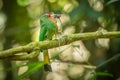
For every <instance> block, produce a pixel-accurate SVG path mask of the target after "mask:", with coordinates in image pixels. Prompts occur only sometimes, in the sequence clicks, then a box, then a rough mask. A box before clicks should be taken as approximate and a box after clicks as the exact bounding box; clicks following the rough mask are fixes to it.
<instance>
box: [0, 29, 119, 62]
mask: <svg viewBox="0 0 120 80" xmlns="http://www.w3.org/2000/svg"><path fill="white" fill-rule="evenodd" d="M98 38H120V32H119V31H118V32H101V31H97V32H88V33H78V34H70V35H65V36H63V37H62V38H60V39H58V40H51V41H43V42H31V43H29V44H27V45H25V46H20V47H17V48H11V49H8V50H4V51H0V59H4V58H8V57H12V58H13V59H16V58H18V60H19V58H20V59H22V60H24V59H31V58H34V57H36V56H34V57H31V55H34V53H32V52H33V51H36V50H39V51H40V50H43V49H50V48H55V47H59V46H63V45H67V44H70V43H72V42H74V41H77V40H89V39H98ZM24 52H27V53H29V54H26V55H25V56H24V55H15V54H17V53H24ZM30 53H32V54H30ZM19 56H20V57H19Z"/></svg>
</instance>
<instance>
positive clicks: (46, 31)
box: [39, 13, 60, 72]
mask: <svg viewBox="0 0 120 80" xmlns="http://www.w3.org/2000/svg"><path fill="white" fill-rule="evenodd" d="M56 19H60V14H50V13H46V14H44V15H41V16H40V27H41V28H40V32H39V41H46V40H52V38H53V36H54V35H56V34H57V32H58V26H57V20H56ZM42 52H43V57H44V70H45V71H47V72H52V68H51V63H50V59H49V54H48V50H42Z"/></svg>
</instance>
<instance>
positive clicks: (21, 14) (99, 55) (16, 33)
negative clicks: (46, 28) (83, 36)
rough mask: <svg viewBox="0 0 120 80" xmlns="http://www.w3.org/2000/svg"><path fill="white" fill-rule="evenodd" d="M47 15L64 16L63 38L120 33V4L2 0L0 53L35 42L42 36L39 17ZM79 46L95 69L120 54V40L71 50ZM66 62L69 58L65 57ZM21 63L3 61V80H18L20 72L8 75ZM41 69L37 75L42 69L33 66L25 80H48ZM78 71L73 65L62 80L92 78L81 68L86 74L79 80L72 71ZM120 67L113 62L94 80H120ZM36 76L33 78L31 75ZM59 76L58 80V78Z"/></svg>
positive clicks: (97, 0) (99, 70)
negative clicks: (107, 32)
mask: <svg viewBox="0 0 120 80" xmlns="http://www.w3.org/2000/svg"><path fill="white" fill-rule="evenodd" d="M44 13H57V14H61V20H62V24H61V25H60V26H61V27H62V28H63V35H64V34H72V33H82V32H93V31H99V30H102V31H119V30H120V28H119V27H120V1H119V0H13V1H11V0H0V50H5V49H8V48H12V47H17V46H20V45H25V44H27V43H30V42H32V41H35V40H36V39H37V36H38V32H39V25H40V23H39V16H40V15H41V14H44ZM79 43H80V44H84V45H82V47H85V48H86V49H87V50H88V52H89V53H90V57H89V60H88V62H90V63H91V64H92V65H95V66H98V65H99V64H101V63H103V62H105V61H107V60H108V59H111V58H112V57H114V56H115V55H118V54H119V53H120V49H119V48H120V39H112V40H109V39H98V40H89V41H83V42H82V43H81V42H78V43H75V45H72V48H71V49H70V50H72V49H73V48H76V49H79V47H75V46H80V48H81V45H79ZM67 47H68V46H67ZM65 49H68V48H65ZM64 51H65V50H61V52H55V53H58V54H56V55H57V56H56V57H54V60H55V59H59V57H58V56H59V55H60V54H61V53H63V52H64ZM71 52H72V51H71ZM64 55H65V54H64ZM64 58H66V57H65V56H64ZM64 58H63V59H64ZM61 59H62V58H61ZM66 59H67V58H66ZM34 61H38V60H36V59H33V60H30V61H29V62H28V61H25V62H24V61H23V62H20V64H22V63H27V62H28V63H32V62H34ZM18 63H19V62H15V61H14V62H13V61H9V60H1V66H0V67H1V68H3V67H4V68H3V69H2V71H0V74H2V75H3V76H0V80H13V79H15V77H16V76H18V75H17V74H18V72H17V71H18V68H17V70H15V71H14V70H12V71H11V70H8V71H6V69H8V68H10V67H13V66H15V65H16V64H18ZM42 63H43V62H41V65H42ZM20 64H19V65H20ZM41 65H40V64H39V65H38V66H39V68H40V69H39V70H38V71H35V70H36V69H38V67H37V68H34V67H33V66H32V68H33V70H32V69H29V70H28V72H26V74H27V76H28V77H26V78H25V79H30V80H33V79H36V80H39V78H40V77H41V78H40V79H41V80H42V79H43V80H44V79H45V76H46V73H44V72H43V71H42V69H43V68H41ZM75 65H76V64H75ZM26 66H29V65H26ZM58 66H59V65H58ZM70 66H71V64H70ZM75 67H76V66H74V65H73V64H72V67H71V68H69V69H68V70H65V71H66V73H67V74H66V76H64V78H60V79H61V80H64V79H65V80H79V79H82V80H84V79H85V75H86V74H88V73H87V71H84V69H83V68H81V69H82V70H83V72H82V71H81V72H82V73H81V74H78V75H79V76H76V75H77V73H76V75H75V73H74V74H71V72H72V70H76V71H77V70H78V69H79V68H80V66H79V65H78V64H77V67H76V68H75ZM119 67H120V59H119V58H113V59H112V60H111V61H110V62H109V63H106V64H105V65H103V66H101V67H99V68H97V69H96V70H94V71H93V72H95V73H94V74H95V76H93V77H92V78H91V80H94V79H95V78H97V80H101V79H102V80H117V79H119V78H120V68H119ZM34 69H35V70H34ZM34 71H35V72H34ZM78 71H79V70H78ZM32 72H33V74H31V73H32ZM88 72H89V70H88ZM28 73H30V74H28ZM78 73H79V72H78ZM36 74H39V75H36ZM60 74H62V73H60ZM83 74H84V75H83ZM55 75H57V76H58V74H55ZM62 75H63V74H62ZM80 75H82V76H80ZM99 75H101V76H99ZM24 76H26V75H22V77H24ZM38 76H39V77H38ZM19 77H20V76H19ZM52 80H54V79H52Z"/></svg>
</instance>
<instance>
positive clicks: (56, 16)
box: [52, 14, 61, 18]
mask: <svg viewBox="0 0 120 80" xmlns="http://www.w3.org/2000/svg"><path fill="white" fill-rule="evenodd" d="M52 16H53V18H60V16H61V15H60V14H54V15H52Z"/></svg>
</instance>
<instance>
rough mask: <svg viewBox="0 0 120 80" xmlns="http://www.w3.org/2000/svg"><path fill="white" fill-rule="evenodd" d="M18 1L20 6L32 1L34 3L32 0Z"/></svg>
mask: <svg viewBox="0 0 120 80" xmlns="http://www.w3.org/2000/svg"><path fill="white" fill-rule="evenodd" d="M17 3H18V5H19V6H22V7H25V6H27V5H29V4H31V3H33V1H32V0H17Z"/></svg>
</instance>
